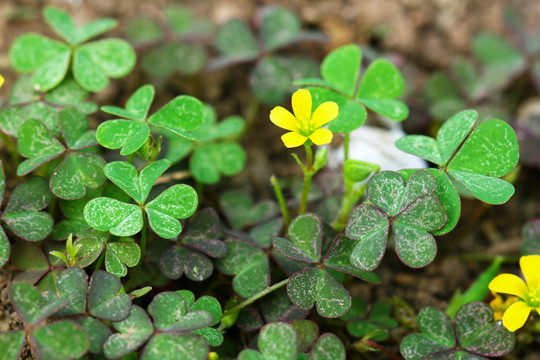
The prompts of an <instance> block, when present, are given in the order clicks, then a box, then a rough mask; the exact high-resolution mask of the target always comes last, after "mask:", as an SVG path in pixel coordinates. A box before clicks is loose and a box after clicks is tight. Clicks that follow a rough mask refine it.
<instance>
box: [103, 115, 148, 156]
mask: <svg viewBox="0 0 540 360" xmlns="http://www.w3.org/2000/svg"><path fill="white" fill-rule="evenodd" d="M148 136H150V128H149V127H148V125H147V124H145V123H142V122H137V121H130V120H109V121H106V122H104V123H102V124H100V125H99V127H98V129H97V132H96V137H97V140H98V142H99V144H100V145H101V146H103V147H106V148H107V149H120V148H121V150H120V155H130V154H132V153H134V152H135V151H137V150H138V149H139V148H140V147H141V146H143V144H144V143H145V142H146V140H147V139H148Z"/></svg>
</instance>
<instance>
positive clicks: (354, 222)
mask: <svg viewBox="0 0 540 360" xmlns="http://www.w3.org/2000/svg"><path fill="white" fill-rule="evenodd" d="M388 231H389V224H388V219H387V218H386V216H385V215H384V213H382V212H381V211H379V210H378V209H377V208H376V207H374V206H372V205H360V206H358V207H357V208H356V209H354V210H353V212H352V213H351V215H350V217H349V221H348V223H347V227H346V229H345V232H346V234H347V236H348V237H350V238H351V239H355V240H359V242H358V244H357V245H356V247H355V248H354V250H353V252H352V253H351V264H352V265H353V266H355V267H357V268H359V269H361V270H366V271H371V270H374V269H376V268H377V266H379V264H380V262H381V260H382V258H383V256H384V252H385V251H386V242H387V238H388Z"/></svg>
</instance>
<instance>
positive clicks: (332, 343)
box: [307, 333, 346, 360]
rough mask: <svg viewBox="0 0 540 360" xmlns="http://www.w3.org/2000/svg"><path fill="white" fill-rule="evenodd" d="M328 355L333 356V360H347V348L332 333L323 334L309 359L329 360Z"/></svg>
mask: <svg viewBox="0 0 540 360" xmlns="http://www.w3.org/2000/svg"><path fill="white" fill-rule="evenodd" d="M328 354H332V355H331V356H332V359H336V360H345V355H346V354H345V346H344V345H343V343H342V342H341V340H340V339H339V338H338V337H337V336H336V335H334V334H331V333H326V334H322V335H321V336H320V337H319V338H318V339H317V342H316V343H315V345H313V349H312V350H311V352H310V353H309V355H308V357H307V358H308V359H309V360H324V359H328Z"/></svg>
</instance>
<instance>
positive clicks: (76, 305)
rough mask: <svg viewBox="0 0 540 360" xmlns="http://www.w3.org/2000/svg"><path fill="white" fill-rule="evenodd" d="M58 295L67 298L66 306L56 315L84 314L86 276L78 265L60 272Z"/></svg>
mask: <svg viewBox="0 0 540 360" xmlns="http://www.w3.org/2000/svg"><path fill="white" fill-rule="evenodd" d="M57 286H58V291H59V293H60V295H61V296H62V297H64V298H66V299H68V300H69V302H68V304H67V306H66V307H65V308H63V309H62V310H60V312H58V314H57V316H60V317H64V316H71V315H79V314H84V312H85V311H86V290H87V287H88V276H87V275H86V272H85V271H84V270H83V269H81V268H80V267H71V268H68V269H66V270H64V271H62V273H61V274H60V276H59V277H58V281H57Z"/></svg>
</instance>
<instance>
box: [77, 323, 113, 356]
mask: <svg viewBox="0 0 540 360" xmlns="http://www.w3.org/2000/svg"><path fill="white" fill-rule="evenodd" d="M77 322H78V323H79V325H81V326H82V327H83V329H84V332H85V333H86V335H87V336H88V340H89V341H90V346H89V348H88V351H89V352H91V353H92V354H100V353H102V352H103V344H104V343H105V341H107V338H108V337H109V336H111V334H112V331H111V329H110V328H109V327H108V326H107V325H105V324H104V323H102V322H101V321H100V320H98V319H96V318H93V317H91V316H85V317H82V318H80V319H78V320H77Z"/></svg>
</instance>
